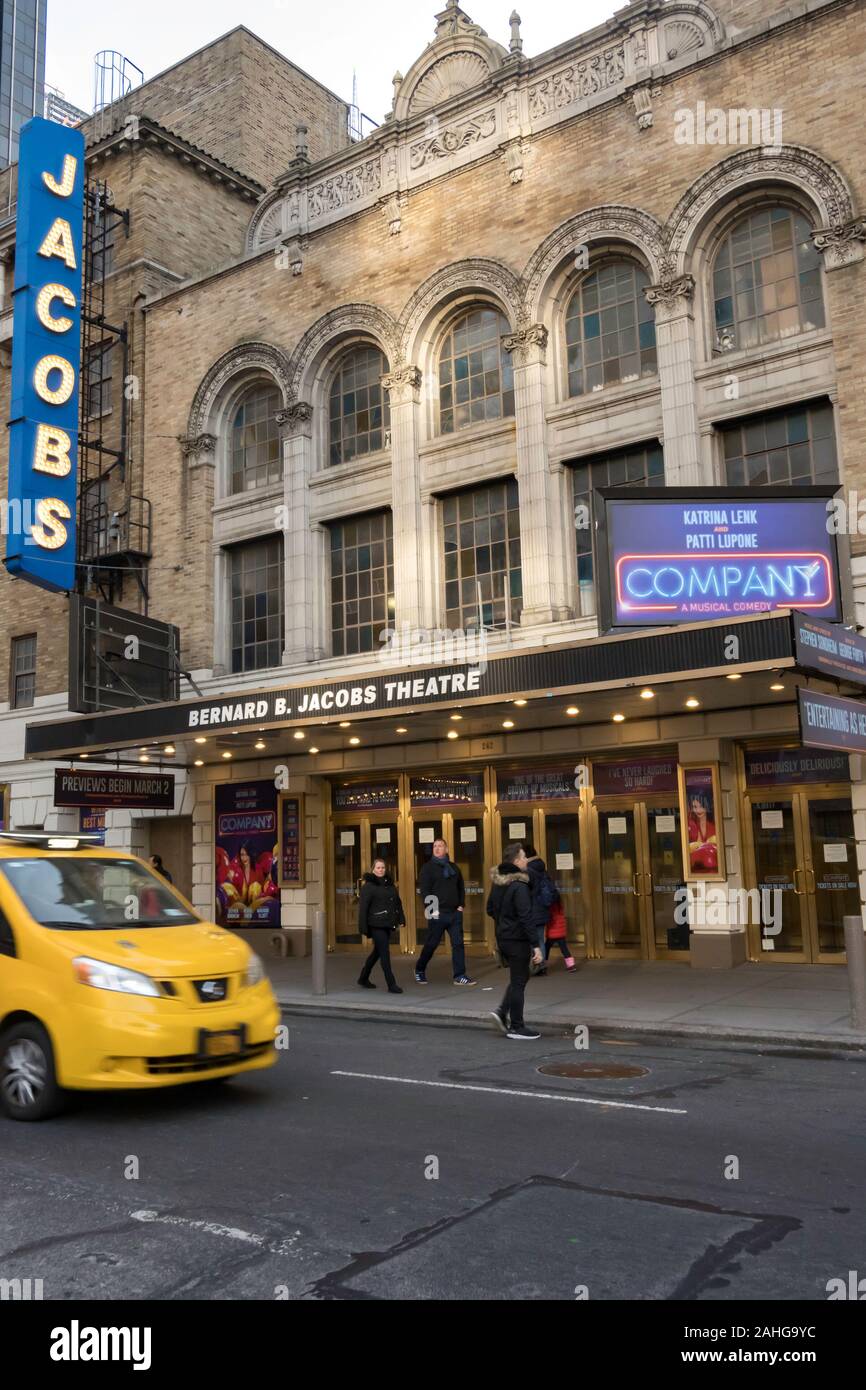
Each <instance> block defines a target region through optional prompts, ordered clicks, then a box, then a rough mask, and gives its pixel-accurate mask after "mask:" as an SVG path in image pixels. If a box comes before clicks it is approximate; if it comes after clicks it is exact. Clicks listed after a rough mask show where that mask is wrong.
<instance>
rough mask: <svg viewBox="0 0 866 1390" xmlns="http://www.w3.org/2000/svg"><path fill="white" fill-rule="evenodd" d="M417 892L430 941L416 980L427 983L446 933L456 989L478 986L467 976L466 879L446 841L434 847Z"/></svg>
mask: <svg viewBox="0 0 866 1390" xmlns="http://www.w3.org/2000/svg"><path fill="white" fill-rule="evenodd" d="M418 892H419V893H420V894H421V901H422V902H423V904H424V916H425V918H426V920H427V939H426V941H425V942H424V949H423V950H422V952H421V954H420V956H419V957H418V964H417V965H416V967H415V979H416V981H417V983H418V984H419V985H426V984H427V983H428V981H427V976H426V973H425V972H426V970H427V966H428V964H429V961H430V958H431V956H432V955H433V952H434V951H435V950H436V947H437V946H438V945H439V942H440V941H441V940H442V937H443V936H444V934H445V932H446V931H447V933H448V935H449V937H450V938H451V966H452V969H453V971H454V983H455V985H475V984H477V983H478V981H477V980H472V979H470V977H469V976H468V975H467V974H466V952H465V949H464V946H463V906H464V903H465V901H466V889H465V887H464V885H463V875H462V874H461V872H460V870H459V869H458V867H457V865H456V864H452V863H451V860H450V859H449V857H448V846H447V845H446V843H445V841H444V840H436V841H434V844H433V857H432V859H428V861H427V863H426V864H425V865H424V867H423V869H422V870H421V872H420V874H419V875H418Z"/></svg>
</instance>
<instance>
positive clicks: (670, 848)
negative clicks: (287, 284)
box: [647, 803, 689, 951]
mask: <svg viewBox="0 0 866 1390" xmlns="http://www.w3.org/2000/svg"><path fill="white" fill-rule="evenodd" d="M647 820H648V822H649V870H650V878H651V880H652V908H651V910H652V914H653V932H654V938H655V944H656V946H657V947H659V948H660V949H661V950H666V951H687V950H688V949H689V926H688V922H684V923H682V925H680V924H679V923H678V922H677V921H676V915H675V914H676V907H677V902H676V896H675V895H676V891H677V889H678V888H680V887H682V884H683V846H682V840H681V839H680V808H679V806H678V805H677V804H676V803H673V804H671V805H670V806H647ZM681 915H682V914H681Z"/></svg>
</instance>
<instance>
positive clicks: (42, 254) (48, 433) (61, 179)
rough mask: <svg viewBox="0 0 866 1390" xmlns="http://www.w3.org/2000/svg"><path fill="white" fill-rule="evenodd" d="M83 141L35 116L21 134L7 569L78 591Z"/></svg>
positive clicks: (45, 585)
mask: <svg viewBox="0 0 866 1390" xmlns="http://www.w3.org/2000/svg"><path fill="white" fill-rule="evenodd" d="M83 240H84V136H83V135H82V133H81V131H79V130H70V129H68V128H67V127H65V126H61V125H58V124H57V123H56V122H54V121H45V120H42V118H41V117H35V118H34V119H33V120H31V121H28V122H27V124H26V125H25V126H23V127H22V130H21V143H20V156H19V164H18V213H17V228H16V242H15V292H14V295H15V309H14V318H13V338H12V418H11V420H10V422H9V489H8V503H7V524H6V533H7V535H6V568H7V569H8V570H9V572H10V574H12V575H15V576H16V577H17V578H20V579H27V580H29V581H30V583H32V584H38V585H39V586H40V587H41V588H43V589H51V590H55V591H61V592H62V591H64V590H71V589H74V587H75V555H76V543H75V537H76V516H75V512H76V491H77V476H78V400H79V384H80V375H81V295H82V255H83Z"/></svg>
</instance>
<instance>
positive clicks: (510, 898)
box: [487, 845, 544, 1041]
mask: <svg viewBox="0 0 866 1390" xmlns="http://www.w3.org/2000/svg"><path fill="white" fill-rule="evenodd" d="M526 863H527V860H526V851H525V850H524V848H523V846H522V845H509V846H508V849H507V850H506V851H505V854H504V856H503V860H502V863H501V864H500V865H499V868H498V869H494V871H493V887H492V888H491V890H490V896H489V898H488V899H487V915H488V917H492V918H493V920H494V922H495V923H496V944H497V946H498V948H499V954H500V956H501V957H502V958H503V960H504V961H505V963H506V965H507V966H508V971H509V981H508V988H507V989H506V991H505V995H504V997H503V1000H502V1003H501V1004H500V1006H499V1008H498V1009H494V1010H493V1014H492V1016H493V1018H495V1020H496V1024H497V1027H499V1028H501V1029H502V1031H503V1033H504V1034H505V1035H506V1037H508V1038H511V1039H512V1040H514V1041H523V1040H532V1039H535V1038H540V1037H541V1034H540V1033H538V1032H536V1030H535V1029H534V1028H527V1026H526V1024H525V1023H524V1021H523V996H524V993H525V990H526V981H527V980H528V979H529V965H530V961H534V962H535V964H536V965H538V964H540V963H541V961H542V960H543V959H544V956H543V953H542V951H543V945H544V928H543V927H542V928H541V935H540V936H539V929H538V928H537V927H536V926H535V925H534V924H533V920H532V898H531V896H530V892H529V874H528V873H527V872H526Z"/></svg>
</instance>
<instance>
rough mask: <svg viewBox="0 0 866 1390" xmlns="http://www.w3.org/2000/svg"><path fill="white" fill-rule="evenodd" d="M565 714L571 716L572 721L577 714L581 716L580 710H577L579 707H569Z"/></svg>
mask: <svg viewBox="0 0 866 1390" xmlns="http://www.w3.org/2000/svg"><path fill="white" fill-rule="evenodd" d="M565 712H566V714H567V715H569V717H570V718H571V719H573V718H574V717H575V715H576V714H580V710H579V709H578V708H577V705H569V707H568V709H567V710H566V711H565Z"/></svg>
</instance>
